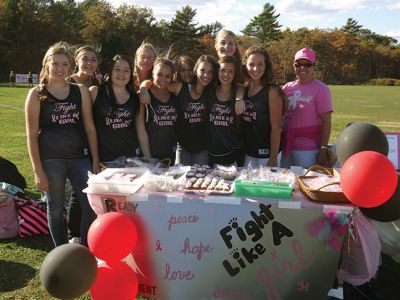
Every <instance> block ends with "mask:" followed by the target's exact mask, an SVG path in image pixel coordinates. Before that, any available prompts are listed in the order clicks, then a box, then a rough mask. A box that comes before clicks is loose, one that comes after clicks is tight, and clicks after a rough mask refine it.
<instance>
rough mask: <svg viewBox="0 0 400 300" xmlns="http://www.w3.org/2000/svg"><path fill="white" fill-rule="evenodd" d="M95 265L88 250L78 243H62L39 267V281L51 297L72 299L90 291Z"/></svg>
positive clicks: (94, 275)
mask: <svg viewBox="0 0 400 300" xmlns="http://www.w3.org/2000/svg"><path fill="white" fill-rule="evenodd" d="M96 274H97V262H96V258H95V257H94V255H93V253H91V252H90V250H89V249H88V248H86V247H84V246H82V245H79V244H64V245H61V246H58V247H57V248H54V249H53V250H51V251H50V252H49V253H48V254H47V255H46V257H45V259H44V261H43V263H42V266H41V267H40V281H41V282H42V285H43V287H44V288H45V289H46V291H47V292H48V293H49V294H50V295H52V296H53V297H56V298H60V299H73V298H76V297H79V296H81V295H83V294H85V293H86V292H87V291H89V289H90V287H91V286H92V284H93V282H94V281H95V279H96Z"/></svg>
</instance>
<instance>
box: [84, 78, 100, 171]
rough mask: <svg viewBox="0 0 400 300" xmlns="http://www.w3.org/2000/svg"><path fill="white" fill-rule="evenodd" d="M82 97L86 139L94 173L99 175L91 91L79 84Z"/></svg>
mask: <svg viewBox="0 0 400 300" xmlns="http://www.w3.org/2000/svg"><path fill="white" fill-rule="evenodd" d="M79 89H80V91H81V97H82V118H83V124H84V127H85V132H86V137H87V140H88V143H89V148H90V153H91V154H92V171H93V173H95V174H97V173H99V172H100V165H99V152H98V145H97V133H96V127H95V125H94V121H93V111H92V101H91V100H90V94H89V89H88V88H87V87H86V86H84V85H82V84H79Z"/></svg>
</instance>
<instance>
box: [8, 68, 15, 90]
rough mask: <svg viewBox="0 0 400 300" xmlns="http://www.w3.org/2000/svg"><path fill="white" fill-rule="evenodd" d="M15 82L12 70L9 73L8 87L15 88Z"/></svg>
mask: <svg viewBox="0 0 400 300" xmlns="http://www.w3.org/2000/svg"><path fill="white" fill-rule="evenodd" d="M15 80H16V78H15V73H14V71H13V70H11V72H10V79H9V81H10V87H13V88H15Z"/></svg>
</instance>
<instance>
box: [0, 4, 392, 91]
mask: <svg viewBox="0 0 400 300" xmlns="http://www.w3.org/2000/svg"><path fill="white" fill-rule="evenodd" d="M195 17H196V10H195V9H193V8H192V7H190V6H188V5H186V6H183V7H181V8H180V9H178V10H177V11H176V13H175V16H174V17H173V18H172V19H171V20H170V21H166V20H163V19H161V20H157V19H156V18H155V17H154V15H153V11H152V9H150V8H148V7H139V6H134V5H127V4H123V5H121V6H119V7H117V8H115V7H113V6H112V5H111V4H110V3H108V2H107V1H104V0H84V1H83V2H79V3H78V2H75V1H74V0H61V1H54V0H0V70H2V71H1V72H0V73H1V74H0V80H3V81H5V80H7V78H8V73H9V70H11V69H12V70H14V71H15V72H17V73H27V72H28V71H29V70H30V71H32V72H34V73H39V71H40V66H41V60H42V58H43V56H44V53H45V52H46V50H47V49H48V47H49V46H50V45H51V44H53V43H54V42H56V41H60V40H63V41H66V42H69V43H71V44H75V45H79V44H91V45H94V46H95V47H97V48H98V49H99V50H100V54H101V56H102V64H101V70H102V71H103V72H105V71H106V69H107V66H108V64H109V62H110V61H111V59H112V57H113V56H114V55H115V54H117V53H119V54H125V55H128V56H130V57H132V58H133V56H134V53H135V51H136V49H137V48H138V47H139V46H140V44H141V43H142V41H144V40H145V41H147V42H150V43H152V44H153V45H154V46H155V47H156V49H158V50H159V54H160V55H163V56H168V57H169V58H172V59H174V58H177V57H178V56H180V55H182V54H186V55H189V56H190V57H192V58H193V59H194V60H195V59H197V57H198V56H199V55H201V54H203V53H210V54H214V55H215V54H216V53H215V48H214V38H215V35H216V34H217V32H218V31H219V30H220V29H222V28H223V27H224V25H223V24H221V23H220V22H218V21H215V22H213V23H210V24H206V25H199V24H198V23H196V22H195ZM281 27H282V25H280V24H279V14H277V13H276V12H275V8H274V6H273V5H271V4H269V3H266V4H265V5H264V7H263V10H262V11H261V12H260V14H259V15H257V16H255V17H253V18H252V19H251V20H250V22H249V23H248V24H247V25H246V26H245V28H244V29H243V30H242V31H241V33H240V34H238V44H239V48H240V50H241V53H243V52H244V51H245V50H246V49H247V48H248V47H250V46H253V45H262V46H264V47H266V48H267V50H268V52H269V53H270V55H271V57H272V61H273V64H274V71H275V73H276V76H277V81H278V82H279V83H285V82H287V81H289V80H292V79H293V78H294V74H293V68H292V62H293V55H294V53H295V52H296V51H297V50H298V49H300V48H303V47H311V48H313V49H314V50H315V51H316V52H317V53H318V57H319V59H318V61H317V75H318V77H319V78H320V79H321V80H323V81H324V82H326V83H330V84H360V83H365V82H368V81H369V80H371V79H376V78H400V45H399V44H398V43H397V40H395V39H393V38H391V37H388V36H384V35H379V34H377V33H374V32H372V31H371V30H369V29H366V28H364V27H363V26H362V25H360V24H358V22H357V21H356V20H354V19H352V18H349V19H348V20H347V23H346V24H344V25H343V26H342V27H341V28H334V29H318V28H316V29H307V28H300V29H297V30H290V29H285V30H282V29H281ZM228 29H229V28H228Z"/></svg>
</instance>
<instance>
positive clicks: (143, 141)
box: [136, 104, 151, 157]
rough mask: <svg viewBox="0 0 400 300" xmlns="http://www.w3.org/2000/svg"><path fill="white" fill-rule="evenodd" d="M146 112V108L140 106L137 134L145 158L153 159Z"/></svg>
mask: <svg viewBox="0 0 400 300" xmlns="http://www.w3.org/2000/svg"><path fill="white" fill-rule="evenodd" d="M145 110H146V107H145V106H144V105H143V104H140V109H139V113H138V116H137V118H136V133H137V136H138V140H139V145H140V149H141V151H142V154H143V156H145V157H151V152H150V143H149V136H148V134H147V131H146V126H145V123H146V120H145Z"/></svg>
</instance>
